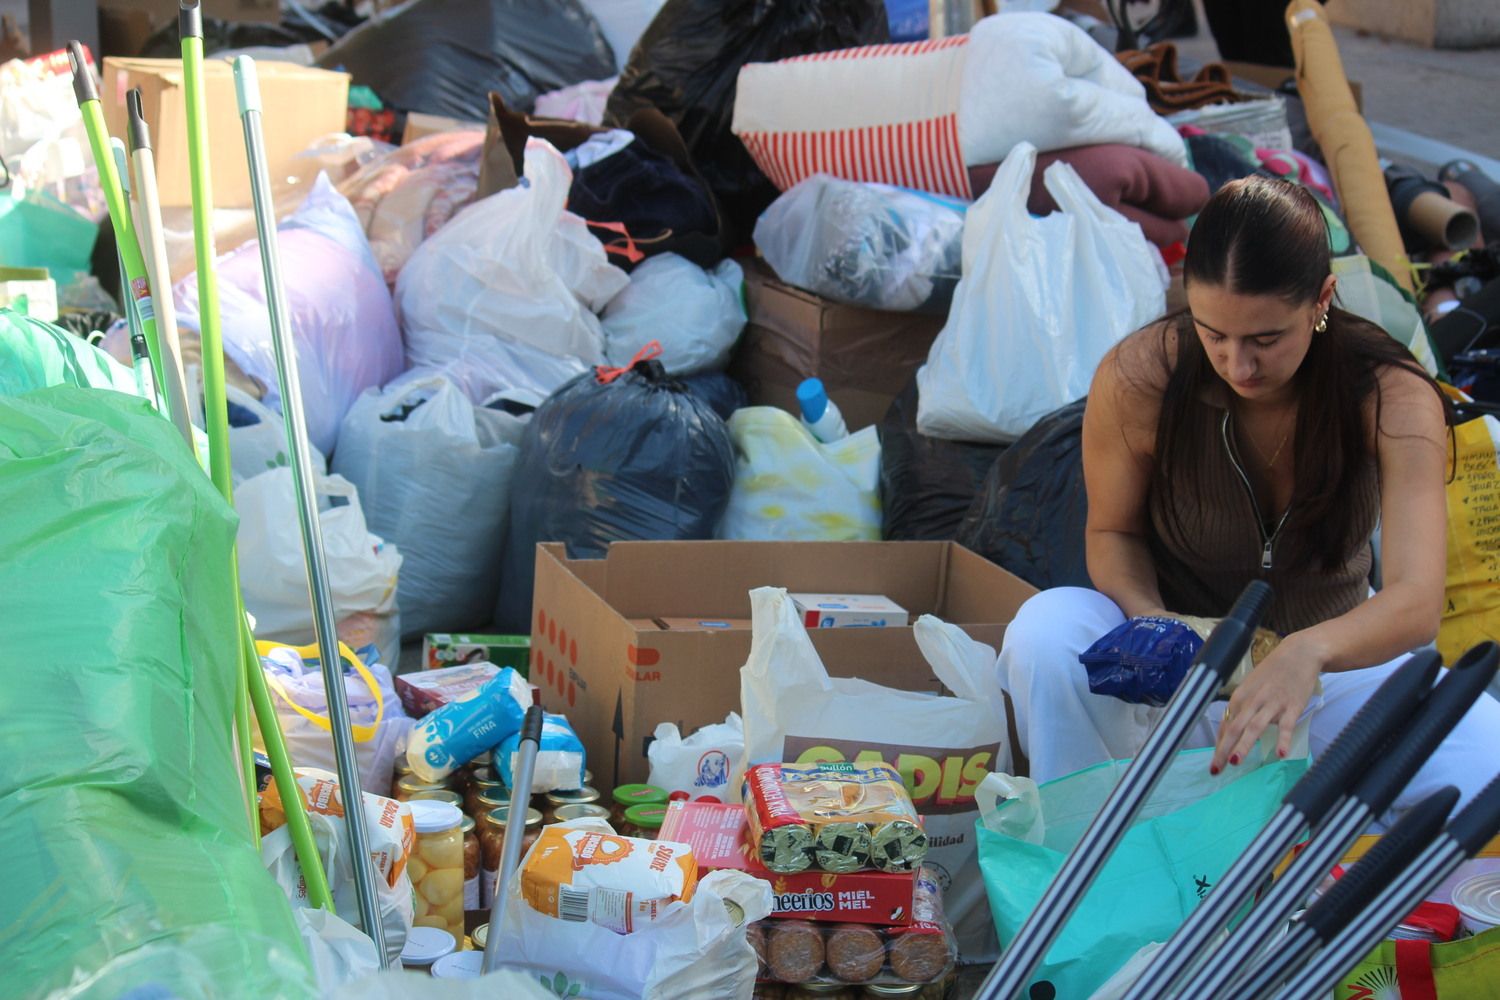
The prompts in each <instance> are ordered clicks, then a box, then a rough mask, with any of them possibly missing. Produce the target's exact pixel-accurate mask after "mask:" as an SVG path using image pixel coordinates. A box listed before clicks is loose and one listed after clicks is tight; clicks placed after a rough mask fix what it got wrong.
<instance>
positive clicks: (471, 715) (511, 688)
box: [406, 667, 531, 781]
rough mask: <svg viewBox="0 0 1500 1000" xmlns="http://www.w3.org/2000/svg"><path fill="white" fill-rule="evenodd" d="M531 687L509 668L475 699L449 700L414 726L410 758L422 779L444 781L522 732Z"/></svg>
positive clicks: (497, 675) (495, 677)
mask: <svg viewBox="0 0 1500 1000" xmlns="http://www.w3.org/2000/svg"><path fill="white" fill-rule="evenodd" d="M530 705H531V685H530V684H528V683H526V679H525V678H524V677H522V676H521V675H520V674H518V673H516V672H515V670H513V669H512V668H510V667H505V668H503V669H501V671H500V672H499V673H498V674H496V675H495V676H494V677H492V678H490V679H489V681H488V682H486V683H485V685H484V687H482V688H480V689H479V690H478V691H476V692H475V693H474V695H473V697H470V698H465V699H464V700H463V701H454V702H449V703H448V704H446V705H444V706H443V707H442V708H440V709H438V710H437V711H435V712H433V713H432V714H430V715H428V716H427V717H426V718H425V719H423V720H422V721H421V722H419V723H417V724H416V725H415V726H413V727H412V731H411V735H410V736H408V737H407V740H406V762H407V763H408V764H410V765H411V769H412V772H413V773H414V774H415V775H416V776H417V777H419V778H421V779H422V780H423V781H442V780H443V779H444V778H446V777H447V776H448V775H450V774H452V773H453V772H454V771H456V770H458V769H459V768H460V767H463V766H464V765H465V764H467V763H468V762H469V761H471V760H473V759H474V758H475V757H477V756H479V755H480V754H482V753H484V752H485V751H486V750H489V749H492V748H493V747H495V746H497V745H499V743H500V742H501V741H503V740H504V739H505V738H506V737H508V736H515V735H516V734H518V733H520V731H521V722H522V720H523V719H525V718H526V709H527V707H529V706H530Z"/></svg>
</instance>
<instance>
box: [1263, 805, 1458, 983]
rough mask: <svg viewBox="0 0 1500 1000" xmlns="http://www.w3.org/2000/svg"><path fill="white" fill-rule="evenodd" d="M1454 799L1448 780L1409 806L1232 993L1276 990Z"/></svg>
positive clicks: (1409, 853)
mask: <svg viewBox="0 0 1500 1000" xmlns="http://www.w3.org/2000/svg"><path fill="white" fill-rule="evenodd" d="M1457 804H1458V789H1457V788H1454V787H1453V786H1452V785H1447V786H1444V787H1443V788H1442V789H1440V790H1439V791H1436V792H1434V793H1432V794H1431V795H1429V796H1427V798H1425V799H1423V800H1422V801H1421V802H1419V803H1417V804H1416V805H1415V806H1413V807H1412V808H1411V809H1408V810H1407V811H1406V813H1405V815H1403V816H1402V817H1401V819H1400V820H1399V821H1398V822H1397V823H1396V825H1395V826H1393V827H1391V829H1390V830H1388V831H1387V832H1386V833H1385V835H1384V836H1382V837H1381V838H1380V840H1378V841H1377V842H1376V844H1375V846H1374V847H1373V848H1371V850H1370V853H1368V854H1366V855H1365V856H1364V857H1362V858H1360V859H1359V861H1357V862H1355V864H1353V865H1352V866H1351V867H1350V868H1349V870H1348V871H1346V872H1344V875H1343V877H1342V878H1340V879H1339V880H1338V881H1337V882H1335V883H1334V885H1333V888H1331V889H1330V890H1329V891H1328V892H1327V893H1325V894H1324V895H1323V896H1322V897H1321V898H1320V899H1319V900H1318V901H1317V902H1316V903H1314V904H1313V905H1312V906H1310V907H1308V909H1307V912H1306V913H1304V914H1303V915H1302V918H1301V919H1300V920H1298V921H1296V922H1295V923H1293V924H1292V927H1291V930H1290V931H1289V932H1288V933H1287V935H1286V936H1285V937H1283V938H1281V939H1280V940H1278V941H1277V942H1276V947H1275V948H1272V949H1271V950H1270V951H1269V952H1267V954H1266V955H1265V957H1264V960H1263V961H1261V962H1259V963H1258V964H1257V965H1255V966H1254V967H1252V968H1251V969H1250V970H1249V971H1248V972H1247V973H1246V974H1245V976H1244V977H1243V978H1241V979H1240V981H1239V982H1237V983H1235V987H1234V995H1235V996H1236V997H1240V998H1242V1000H1261V998H1262V997H1267V996H1270V995H1271V994H1272V993H1274V992H1276V989H1277V988H1278V987H1280V986H1281V984H1282V983H1284V982H1286V981H1287V980H1288V979H1289V978H1291V976H1292V974H1293V973H1295V972H1296V971H1297V970H1298V969H1300V968H1302V966H1303V965H1305V964H1306V963H1307V960H1308V959H1309V958H1311V957H1312V956H1313V954H1314V953H1315V952H1317V950H1318V949H1319V948H1321V947H1322V946H1323V943H1324V942H1325V941H1327V940H1329V939H1331V938H1332V937H1333V935H1334V934H1335V933H1337V932H1338V931H1339V930H1340V929H1341V928H1342V925H1343V924H1344V923H1347V922H1348V921H1349V919H1350V918H1352V917H1353V916H1354V915H1355V914H1356V913H1358V912H1359V911H1360V910H1362V909H1364V908H1365V907H1366V906H1368V905H1369V904H1370V903H1372V902H1374V900H1375V897H1376V896H1377V895H1378V894H1379V893H1380V890H1381V889H1382V888H1384V887H1385V886H1386V885H1387V884H1389V883H1390V881H1391V879H1392V878H1393V877H1395V876H1396V875H1398V874H1400V872H1401V870H1402V869H1403V868H1405V867H1406V865H1407V863H1408V862H1410V861H1411V859H1413V858H1415V857H1417V856H1418V855H1419V854H1421V853H1422V851H1424V850H1425V849H1426V848H1427V847H1428V845H1430V844H1431V843H1432V841H1433V838H1435V837H1437V835H1438V834H1440V833H1442V831H1443V824H1444V823H1446V822H1447V821H1448V814H1449V813H1450V812H1452V811H1453V807H1454V806H1455V805H1457Z"/></svg>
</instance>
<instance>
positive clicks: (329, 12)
mask: <svg viewBox="0 0 1500 1000" xmlns="http://www.w3.org/2000/svg"><path fill="white" fill-rule="evenodd" d="M311 8H312V4H305V5H304V7H303V10H304V12H305V13H298V12H296V11H290V10H289V11H288V12H287V13H286V16H285V17H284V18H282V21H281V23H280V24H274V23H271V22H264V21H225V20H222V19H220V18H217V17H205V18H204V19H203V54H204V55H207V56H211V55H214V54H215V53H217V52H222V51H224V50H225V49H248V48H251V47H254V46H266V47H269V48H278V49H279V48H285V47H286V46H288V45H302V44H306V43H310V42H329V41H334V40H336V39H338V38H340V37H342V36H344V35H346V34H348V33H349V32H350V31H352V30H353V29H354V28H356V27H358V26H359V24H360V23H361V22H362V21H363V20H364V19H363V18H361V17H360V16H359V15H358V14H356V13H354V11H353V10H351V9H350V8H349V7H346V6H344V5H343V4H340V3H335V2H333V0H329V2H327V3H325V4H323V6H321V7H319V8H317V9H316V10H312V9H311ZM140 54H141V55H142V56H144V57H146V58H149V59H180V58H182V35H181V32H180V30H179V28H178V26H177V18H175V17H173V18H170V19H169V20H167V21H166V22H165V23H164V24H163V25H162V26H161V28H159V29H158V30H157V31H156V32H154V33H153V34H152V35H151V37H150V38H148V39H146V42H145V44H144V45H142V46H141V53H140Z"/></svg>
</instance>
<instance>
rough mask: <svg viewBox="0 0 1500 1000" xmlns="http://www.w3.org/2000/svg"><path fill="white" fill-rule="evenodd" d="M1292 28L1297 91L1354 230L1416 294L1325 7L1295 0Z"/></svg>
mask: <svg viewBox="0 0 1500 1000" xmlns="http://www.w3.org/2000/svg"><path fill="white" fill-rule="evenodd" d="M1286 24H1287V30H1288V31H1289V32H1290V33H1291V36H1292V52H1293V54H1294V55H1295V56H1296V58H1297V92H1298V93H1299V94H1301V95H1302V101H1303V104H1304V106H1305V108H1306V110H1307V123H1308V125H1309V126H1310V127H1311V128H1312V133H1313V137H1314V138H1316V139H1317V140H1318V145H1319V146H1320V147H1321V148H1322V150H1323V159H1324V162H1326V163H1327V165H1328V172H1329V174H1330V175H1331V176H1332V178H1333V185H1334V187H1335V188H1336V189H1337V190H1338V195H1339V201H1340V203H1341V204H1342V205H1343V206H1344V212H1345V214H1346V215H1347V217H1348V220H1349V231H1350V232H1351V233H1352V234H1353V235H1354V239H1355V240H1356V241H1357V242H1358V243H1359V245H1360V248H1361V249H1363V250H1364V252H1365V253H1366V254H1368V255H1369V256H1370V258H1371V259H1372V260H1374V261H1376V262H1377V263H1379V264H1380V265H1381V266H1382V267H1384V268H1385V269H1386V270H1387V271H1389V272H1391V274H1392V275H1394V276H1395V278H1396V281H1397V282H1398V283H1399V284H1400V285H1401V287H1402V288H1405V289H1406V290H1407V291H1408V292H1414V291H1415V290H1416V286H1415V283H1414V282H1413V280H1412V272H1411V261H1410V260H1408V259H1407V256H1406V248H1405V246H1403V244H1402V242H1401V230H1400V228H1399V227H1398V226H1397V225H1396V213H1395V211H1394V210H1393V209H1392V208H1391V199H1390V195H1389V194H1387V193H1386V187H1385V177H1384V175H1383V174H1382V172H1381V169H1380V159H1379V157H1377V156H1376V153H1375V138H1374V136H1372V135H1371V134H1370V126H1369V125H1367V124H1365V120H1364V118H1363V117H1362V116H1361V115H1360V113H1359V108H1358V106H1357V105H1355V103H1354V94H1353V93H1352V92H1351V91H1350V90H1349V80H1348V78H1347V77H1346V76H1345V75H1344V64H1343V62H1342V61H1341V60H1340V59H1339V49H1338V44H1337V43H1336V42H1335V41H1334V39H1333V30H1332V29H1331V28H1330V27H1329V24H1328V19H1327V17H1326V16H1325V15H1324V13H1323V8H1322V7H1321V6H1320V5H1319V4H1318V3H1317V2H1316V0H1292V3H1291V4H1290V5H1288V6H1287V9H1286Z"/></svg>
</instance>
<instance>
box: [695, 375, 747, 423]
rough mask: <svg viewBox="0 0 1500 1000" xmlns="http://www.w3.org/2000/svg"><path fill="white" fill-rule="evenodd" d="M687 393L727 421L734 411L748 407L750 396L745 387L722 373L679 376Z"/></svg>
mask: <svg viewBox="0 0 1500 1000" xmlns="http://www.w3.org/2000/svg"><path fill="white" fill-rule="evenodd" d="M678 378H679V379H680V380H681V381H682V384H683V385H685V386H687V387H688V392H691V393H692V394H693V395H694V396H697V397H698V398H699V399H701V400H703V402H705V403H707V404H708V407H709V409H711V410H713V411H714V412H715V413H717V414H718V415H719V416H720V417H722V418H723V419H725V420H728V419H729V418H730V417H732V416H734V411H735V410H738V409H740V408H741V407H744V406H749V405H750V396H749V394H748V393H746V392H745V387H744V386H742V385H740V384H739V383H738V382H736V381H735V380H734V379H732V378H730V377H729V376H728V375H726V374H724V373H723V372H699V373H698V374H696V375H679V376H678Z"/></svg>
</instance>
